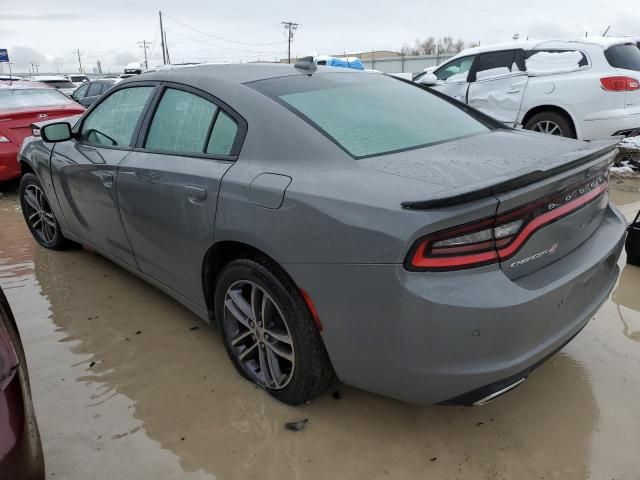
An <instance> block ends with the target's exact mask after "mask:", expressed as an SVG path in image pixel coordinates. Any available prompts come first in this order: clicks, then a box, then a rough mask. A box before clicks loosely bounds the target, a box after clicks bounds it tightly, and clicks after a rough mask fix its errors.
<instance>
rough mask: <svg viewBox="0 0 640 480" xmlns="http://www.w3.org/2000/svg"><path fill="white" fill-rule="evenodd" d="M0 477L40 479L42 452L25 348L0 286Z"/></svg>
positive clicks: (8, 478) (22, 479)
mask: <svg viewBox="0 0 640 480" xmlns="http://www.w3.org/2000/svg"><path fill="white" fill-rule="evenodd" d="M0 412H2V414H1V415H0V480H14V479H21V480H42V479H44V478H45V472H44V456H43V453H42V443H41V442H40V433H39V432H38V423H37V421H36V416H35V412H34V409H33V401H32V399H31V388H30V386H29V375H28V373H27V362H26V359H25V355H24V349H23V348H22V343H21V342H20V334H19V333H18V326H17V325H16V321H15V318H14V317H13V313H12V312H11V308H10V307H9V302H8V301H7V297H6V296H5V295H4V292H3V291H2V288H1V287H0Z"/></svg>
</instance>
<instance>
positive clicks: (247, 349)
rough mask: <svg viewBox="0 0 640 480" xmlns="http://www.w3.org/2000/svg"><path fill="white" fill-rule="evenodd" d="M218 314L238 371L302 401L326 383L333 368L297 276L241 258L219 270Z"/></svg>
mask: <svg viewBox="0 0 640 480" xmlns="http://www.w3.org/2000/svg"><path fill="white" fill-rule="evenodd" d="M215 306H216V319H217V321H218V324H219V326H220V329H221V331H222V335H223V341H224V344H225V347H226V349H227V353H228V354H229V357H230V358H231V361H232V362H233V364H234V366H235V367H236V369H237V370H238V372H239V373H240V374H241V375H242V376H244V377H245V378H247V379H249V380H250V381H252V382H253V383H255V384H256V385H258V386H260V387H262V388H264V389H265V390H267V391H268V392H269V393H270V394H271V395H272V396H273V397H275V398H276V399H278V400H280V401H281V402H284V403H287V404H289V405H300V404H302V403H305V402H308V401H309V400H311V399H313V398H314V397H316V396H317V395H319V394H320V393H322V392H323V391H324V390H326V389H327V387H328V386H329V384H330V383H331V381H332V379H333V368H332V367H331V363H330V361H329V358H328V356H327V353H326V351H325V349H324V345H323V344H322V339H321V338H320V334H319V333H318V330H317V328H316V326H315V324H314V322H313V319H312V318H311V314H310V313H309V309H308V308H307V305H306V304H305V303H304V300H303V299H302V298H301V296H300V294H299V293H298V290H297V288H296V287H295V285H294V284H293V282H292V281H291V280H290V279H289V278H288V277H287V276H286V275H285V274H284V273H282V272H281V271H280V270H279V268H278V267H277V266H276V265H275V264H273V263H272V262H269V261H268V260H266V259H261V258H255V259H238V260H234V261H232V262H230V263H229V264H228V265H227V266H226V267H225V268H224V270H223V271H222V273H221V274H220V277H219V280H218V282H217V284H216V292H215Z"/></svg>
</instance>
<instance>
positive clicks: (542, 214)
mask: <svg viewBox="0 0 640 480" xmlns="http://www.w3.org/2000/svg"><path fill="white" fill-rule="evenodd" d="M607 189H608V183H607V176H606V174H602V175H600V176H598V177H596V178H592V179H591V180H589V182H588V183H586V184H585V183H581V184H579V185H577V186H573V187H571V188H568V189H566V190H563V191H562V192H559V193H557V194H554V195H550V196H548V197H545V198H543V199H540V200H538V201H535V202H532V203H529V204H526V205H523V206H522V207H518V208H516V209H514V210H511V211H509V212H506V213H504V214H501V215H499V216H497V217H494V218H486V219H483V220H479V221H477V222H473V223H469V224H465V225H462V226H460V227H455V228H450V229H447V230H443V231H440V232H436V233H434V234H432V235H428V236H426V237H424V238H422V239H420V240H419V241H418V242H416V244H415V245H414V247H413V248H412V249H411V252H410V253H409V256H408V257H407V261H406V262H405V266H406V267H407V268H408V269H409V270H427V271H441V270H460V269H464V268H472V267H479V266H482V265H488V264H491V263H496V262H498V261H501V260H506V259H507V258H510V257H512V256H513V255H515V254H516V253H517V252H518V251H519V250H520V248H521V247H522V246H523V245H524V243H525V242H526V241H527V240H528V239H529V238H530V237H531V236H532V235H533V234H534V233H535V232H536V231H538V230H539V229H541V228H543V227H544V226H545V225H548V224H550V223H552V222H555V221H556V220H558V219H560V218H562V217H565V216H567V215H569V214H570V213H572V212H574V211H576V210H578V209H580V208H582V207H583V206H585V205H587V204H588V203H591V202H592V201H593V200H595V199H596V198H598V197H599V196H601V195H602V194H603V193H604V192H606V191H607Z"/></svg>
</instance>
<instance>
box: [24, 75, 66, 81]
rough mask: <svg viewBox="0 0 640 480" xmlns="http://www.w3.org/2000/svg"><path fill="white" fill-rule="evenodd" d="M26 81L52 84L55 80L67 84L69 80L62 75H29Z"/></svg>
mask: <svg viewBox="0 0 640 480" xmlns="http://www.w3.org/2000/svg"><path fill="white" fill-rule="evenodd" d="M26 80H35V81H37V82H52V81H55V80H63V81H65V82H68V81H69V79H68V78H66V77H63V76H62V75H30V76H28V77H26Z"/></svg>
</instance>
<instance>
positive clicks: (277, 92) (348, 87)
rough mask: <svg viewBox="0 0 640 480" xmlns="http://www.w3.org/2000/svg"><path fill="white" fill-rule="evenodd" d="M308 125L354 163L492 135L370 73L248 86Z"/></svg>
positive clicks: (429, 97)
mask: <svg viewBox="0 0 640 480" xmlns="http://www.w3.org/2000/svg"><path fill="white" fill-rule="evenodd" d="M247 85H248V86H250V87H252V88H254V89H255V90H258V91H259V92H261V93H264V94H265V95H267V96H269V97H271V98H273V99H274V100H276V101H278V102H279V103H281V104H282V105H284V106H285V107H287V108H288V109H290V110H292V111H293V112H294V113H296V114H297V115H299V116H300V117H301V118H302V119H304V120H306V121H308V122H310V123H311V124H312V125H313V126H314V127H316V128H317V129H318V130H319V131H320V132H322V133H323V134H325V135H326V136H328V137H329V138H330V139H331V140H333V141H334V142H335V143H336V144H337V145H339V146H340V147H342V148H343V149H344V150H345V151H346V152H347V153H349V154H350V155H351V156H353V157H356V158H363V157H369V156H374V155H382V154H385V153H391V152H394V151H401V150H409V149H414V148H420V147H425V146H428V145H430V144H433V143H439V142H444V141H448V140H452V139H454V138H459V137H464V136H468V135H473V134H478V133H483V132H488V131H489V127H488V126H487V125H485V124H484V123H482V122H480V121H479V120H476V118H474V117H473V116H471V115H469V114H468V113H466V112H465V111H463V110H462V109H461V108H459V107H458V106H456V105H454V104H452V103H450V102H449V101H447V100H445V99H443V98H440V97H439V96H437V95H436V94H434V93H430V92H428V91H425V90H423V89H422V88H420V87H418V86H416V85H414V84H409V83H405V82H402V81H399V80H397V79H394V78H391V77H387V76H385V75H379V74H372V73H371V74H370V73H316V74H313V75H295V76H291V77H281V78H274V79H269V80H261V81H257V82H252V83H248V84H247Z"/></svg>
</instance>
